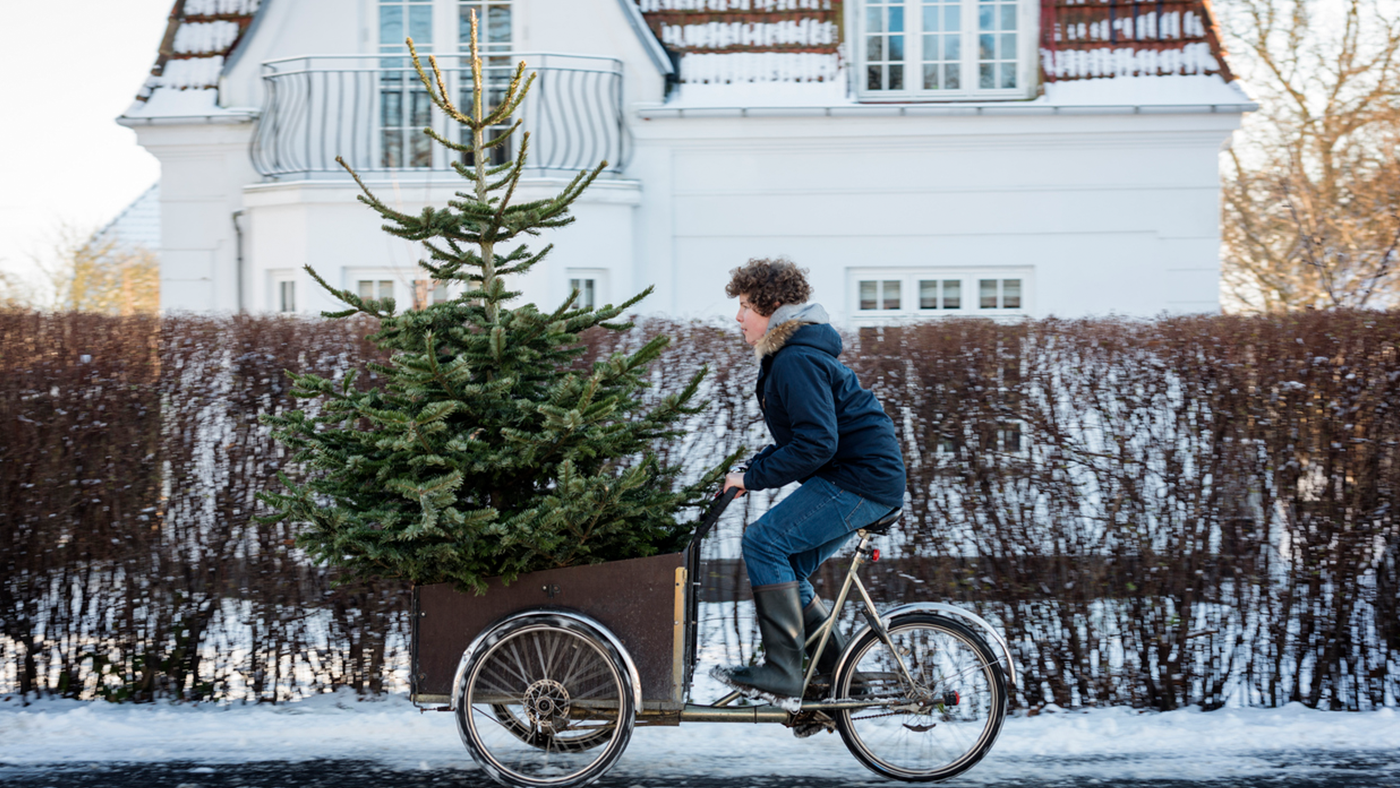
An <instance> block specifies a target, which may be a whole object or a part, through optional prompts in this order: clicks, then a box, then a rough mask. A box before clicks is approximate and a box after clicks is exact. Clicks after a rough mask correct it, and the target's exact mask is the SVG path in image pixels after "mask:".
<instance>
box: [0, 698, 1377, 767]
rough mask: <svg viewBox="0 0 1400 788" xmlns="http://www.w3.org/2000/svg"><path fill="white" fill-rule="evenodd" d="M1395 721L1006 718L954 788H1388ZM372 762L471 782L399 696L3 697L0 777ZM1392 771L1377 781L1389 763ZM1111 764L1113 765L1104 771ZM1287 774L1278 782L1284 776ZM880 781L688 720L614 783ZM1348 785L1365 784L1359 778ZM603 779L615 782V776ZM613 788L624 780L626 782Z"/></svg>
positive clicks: (759, 738) (449, 727) (446, 734)
mask: <svg viewBox="0 0 1400 788" xmlns="http://www.w3.org/2000/svg"><path fill="white" fill-rule="evenodd" d="M1397 752H1400V714H1397V713H1396V711H1395V710H1393V709H1383V710H1381V711H1375V712H1364V713H1355V714H1348V713H1339V712H1319V711H1312V710H1309V709H1307V708H1304V707H1302V706H1299V705H1294V706H1289V707H1286V708H1282V709H1272V710H1267V709H1227V710H1222V711H1216V712H1210V713H1203V712H1199V711H1191V710H1188V711H1178V712H1170V713H1166V714H1156V713H1147V714H1139V713H1136V712H1133V711H1131V710H1126V709H1103V710H1091V711H1077V712H1065V711H1058V712H1054V713H1047V714H1041V715H1039V716H1036V717H1029V718H1028V717H1013V718H1012V719H1010V720H1008V722H1007V724H1006V727H1005V729H1004V731H1003V733H1002V735H1001V739H1000V740H999V741H998V743H997V745H996V747H995V748H994V749H993V750H992V752H991V754H990V755H989V756H988V757H987V759H986V760H985V761H983V762H982V763H981V764H980V765H978V766H977V767H976V768H974V769H973V770H972V771H971V772H969V773H968V774H967V775H965V776H964V777H963V778H961V779H959V780H958V782H959V784H972V785H976V784H986V783H1004V782H1017V781H1020V780H1023V779H1027V778H1031V777H1034V778H1036V779H1037V780H1045V779H1047V778H1049V779H1053V780H1074V781H1076V782H1077V781H1078V780H1077V779H1076V778H1080V779H1083V780H1084V781H1085V782H1093V781H1095V779H1096V778H1098V777H1101V776H1103V774H1104V771H1105V769H1106V768H1111V769H1112V772H1113V775H1112V776H1113V777H1114V778H1115V779H1122V778H1125V777H1127V778H1133V779H1138V780H1160V779H1167V780H1229V779H1232V778H1252V777H1264V776H1266V775H1279V776H1283V775H1284V774H1286V775H1289V776H1293V777H1300V776H1306V775H1307V773H1308V772H1309V770H1319V769H1325V768H1328V763H1329V761H1331V760H1335V759H1338V758H1340V759H1343V760H1345V759H1352V758H1356V757H1357V756H1358V755H1359V757H1360V758H1361V760H1364V761H1366V762H1368V763H1371V764H1372V765H1374V764H1377V763H1379V764H1380V765H1381V766H1382V771H1383V772H1385V773H1386V776H1385V778H1384V780H1380V779H1379V778H1378V777H1377V776H1376V775H1375V774H1372V775H1371V777H1369V778H1365V779H1361V781H1357V782H1350V781H1343V782H1341V783H1338V784H1341V785H1379V784H1387V785H1393V784H1397V783H1395V782H1392V780H1393V779H1395V778H1396V777H1397V776H1400V764H1397V763H1396V761H1400V756H1397V755H1396V753H1397ZM312 759H314V760H322V761H327V760H329V761H336V760H346V761H357V762H371V763H374V764H376V765H377V766H378V767H382V768H384V769H389V770H396V771H420V770H433V771H440V770H456V771H459V772H461V773H465V772H475V771H476V767H475V766H474V765H473V764H472V762H471V759H470V758H469V757H468V755H467V753H466V751H465V749H464V748H463V747H462V744H461V742H460V741H459V739H458V736H457V731H456V729H455V727H454V723H453V717H452V715H449V714H441V713H419V712H418V710H417V709H415V708H414V707H413V706H412V705H411V704H410V703H409V702H408V700H407V699H406V698H405V697H403V696H390V697H389V698H387V699H385V700H381V701H376V702H361V701H357V700H356V698H355V697H354V695H352V694H348V693H341V694H334V695H322V696H319V697H315V698H311V699H308V700H305V701H301V702H297V703H289V704H285V705H280V706H276V707H272V706H237V705H235V706H210V705H205V706H194V705H178V706H177V705H169V704H156V705H145V706H134V705H117V704H107V703H102V702H94V703H85V702H77V701H55V700H45V701H41V702H38V703H33V704H31V705H29V706H23V705H21V704H20V703H19V702H18V699H16V698H10V699H6V700H0V773H5V772H8V773H9V774H10V775H11V776H12V777H13V776H14V775H19V774H23V773H26V772H34V771H36V770H48V769H54V768H61V765H63V764H69V765H76V764H80V763H81V764H89V765H90V764H108V765H114V764H119V763H121V764H152V763H163V762H179V763H182V764H194V765H196V767H195V768H194V769H192V771H196V772H199V771H200V770H206V771H207V772H208V773H213V772H215V771H217V770H218V769H219V768H220V767H221V765H227V764H237V763H244V762H263V763H265V762H278V761H281V762H287V761H305V760H312ZM1387 763H1389V764H1390V768H1389V769H1386V768H1384V767H1386V764H1387ZM1109 764H1111V767H1108V766H1107V765H1109ZM1281 764H1283V765H1284V769H1283V774H1281V773H1280V766H1281ZM774 772H779V773H781V774H783V775H785V776H787V777H789V778H799V779H798V782H800V778H802V777H809V778H814V779H815V778H820V780H821V781H822V782H824V783H825V782H827V781H830V780H837V781H840V782H842V783H845V784H857V783H858V784H870V785H877V784H879V785H885V784H888V783H884V782H883V781H881V780H879V779H878V778H875V776H874V775H872V774H870V773H869V772H866V771H865V770H864V769H863V768H862V767H861V766H860V765H859V764H857V763H856V761H855V760H854V759H853V758H851V756H850V755H849V754H848V753H847V752H846V750H845V748H844V747H843V746H842V744H841V741H840V738H839V737H837V736H835V735H826V734H820V735H818V736H817V737H814V738H812V739H806V740H799V739H796V738H794V737H793V736H792V735H791V733H790V732H788V731H787V729H785V728H783V727H781V726H778V725H742V724H698V723H695V724H687V725H684V726H682V727H680V728H638V729H637V730H636V732H635V733H634V735H633V737H632V743H631V745H630V747H629V748H628V750H627V752H626V754H625V755H624V756H623V758H622V761H621V762H620V763H619V764H618V766H617V767H616V769H615V770H614V773H613V774H614V775H615V776H616V777H618V778H622V779H623V780H624V781H631V780H637V779H646V780H648V781H651V780H662V781H668V780H667V778H693V777H694V776H696V775H703V774H710V775H714V776H716V777H721V778H723V777H742V776H745V775H753V776H770V775H773V774H774ZM1357 777H1358V779H1360V778H1361V775H1359V774H1358V775H1357ZM610 782H611V780H610ZM623 784H630V782H624V783H623Z"/></svg>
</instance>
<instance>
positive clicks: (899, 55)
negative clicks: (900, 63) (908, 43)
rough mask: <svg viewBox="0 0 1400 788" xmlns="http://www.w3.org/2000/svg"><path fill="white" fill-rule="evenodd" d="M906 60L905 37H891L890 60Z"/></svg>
mask: <svg viewBox="0 0 1400 788" xmlns="http://www.w3.org/2000/svg"><path fill="white" fill-rule="evenodd" d="M903 59H904V36H890V60H903Z"/></svg>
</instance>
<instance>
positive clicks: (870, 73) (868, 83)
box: [865, 66, 883, 90]
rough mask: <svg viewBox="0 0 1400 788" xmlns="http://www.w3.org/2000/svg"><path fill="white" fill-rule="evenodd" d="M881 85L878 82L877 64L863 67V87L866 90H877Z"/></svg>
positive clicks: (878, 68) (878, 70)
mask: <svg viewBox="0 0 1400 788" xmlns="http://www.w3.org/2000/svg"><path fill="white" fill-rule="evenodd" d="M881 87H883V85H881V84H880V67H879V66H870V67H868V68H866V69H865V89H866V90H879V89H880V88H881Z"/></svg>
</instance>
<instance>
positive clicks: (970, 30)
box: [845, 0, 1040, 102]
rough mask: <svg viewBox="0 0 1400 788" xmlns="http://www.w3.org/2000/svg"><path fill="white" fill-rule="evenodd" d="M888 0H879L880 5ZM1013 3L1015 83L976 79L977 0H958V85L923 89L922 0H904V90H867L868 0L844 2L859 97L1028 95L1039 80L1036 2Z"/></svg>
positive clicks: (979, 98) (905, 99)
mask: <svg viewBox="0 0 1400 788" xmlns="http://www.w3.org/2000/svg"><path fill="white" fill-rule="evenodd" d="M890 1H891V0H884V2H882V3H881V6H882V7H884V6H885V5H887V3H888V2H890ZM1015 2H1016V87H1014V88H981V87H977V85H978V84H979V80H978V75H979V71H978V57H977V53H978V35H979V30H978V14H979V6H980V5H981V3H979V2H978V0H963V2H962V5H961V16H960V23H961V31H960V33H961V37H960V45H961V63H962V69H961V71H960V77H961V78H960V83H961V84H960V87H959V88H958V89H956V90H948V89H938V90H925V89H924V88H923V31H922V25H923V7H924V0H903V3H902V5H903V8H904V89H903V90H887V89H882V90H870V89H869V88H868V87H867V82H866V42H867V37H868V34H869V31H868V29H867V14H866V9H867V7H868V6H867V2H866V0H856V1H855V2H850V3H846V4H845V5H846V8H847V9H848V10H847V12H846V13H847V18H846V29H847V30H851V31H854V35H851V36H850V38H849V47H850V51H851V52H853V53H854V55H855V57H854V58H853V68H852V69H851V72H852V73H851V80H852V87H853V88H854V93H855V95H856V97H857V98H858V99H859V100H860V101H862V102H908V101H997V100H1001V101H1009V100H1019V99H1028V98H1032V97H1034V95H1035V91H1036V89H1037V87H1038V83H1039V80H1040V71H1039V69H1040V60H1039V56H1038V55H1039V53H1038V47H1039V44H1038V41H1039V37H1040V4H1039V3H1038V2H1033V0H1015Z"/></svg>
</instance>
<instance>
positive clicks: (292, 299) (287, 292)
mask: <svg viewBox="0 0 1400 788" xmlns="http://www.w3.org/2000/svg"><path fill="white" fill-rule="evenodd" d="M277 307H278V311H279V312H295V311H297V283H296V282H278V283H277Z"/></svg>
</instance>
